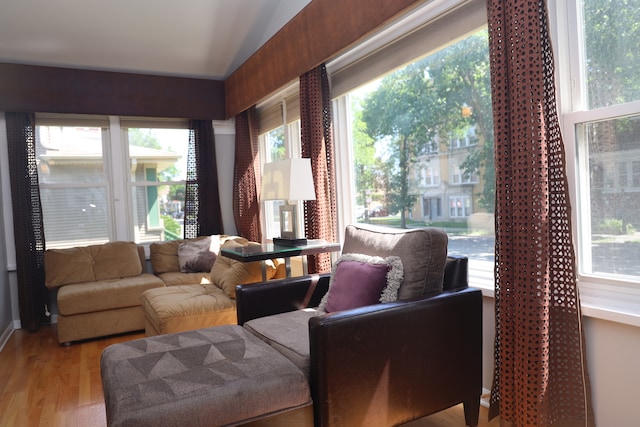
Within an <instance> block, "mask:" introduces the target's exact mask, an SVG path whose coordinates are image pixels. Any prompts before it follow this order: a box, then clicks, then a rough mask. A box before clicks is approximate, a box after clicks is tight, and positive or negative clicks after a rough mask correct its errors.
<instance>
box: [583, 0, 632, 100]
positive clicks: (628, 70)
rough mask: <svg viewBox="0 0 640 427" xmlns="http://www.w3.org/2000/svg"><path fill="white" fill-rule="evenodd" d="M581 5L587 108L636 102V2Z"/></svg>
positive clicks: (597, 0) (598, 0)
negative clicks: (582, 8)
mask: <svg viewBox="0 0 640 427" xmlns="http://www.w3.org/2000/svg"><path fill="white" fill-rule="evenodd" d="M583 5H584V19H585V26H584V28H585V45H586V46H585V47H586V49H585V51H586V61H587V64H586V65H587V66H586V70H587V80H588V96H589V104H590V106H591V108H598V107H604V106H607V105H612V104H617V103H623V102H630V101H635V100H637V99H638V98H640V1H638V0H588V1H585V2H584V3H583Z"/></svg>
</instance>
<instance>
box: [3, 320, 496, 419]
mask: <svg viewBox="0 0 640 427" xmlns="http://www.w3.org/2000/svg"><path fill="white" fill-rule="evenodd" d="M143 336H144V334H143V333H133V334H124V335H119V336H114V337H108V338H102V339H96V340H88V341H84V342H81V343H75V344H72V345H70V346H61V345H59V344H58V340H57V332H56V326H55V325H51V326H44V327H42V328H41V329H40V330H39V331H38V332H36V333H29V332H25V331H22V330H17V331H15V332H14V333H13V335H12V336H11V337H10V338H9V341H8V342H7V344H6V346H5V347H4V349H3V350H2V352H0V427H23V426H24V427H34V426H43V427H44V426H47V427H56V426H59V427H70V426H77V427H94V426H95V427H102V426H106V416H105V411H104V396H103V394H102V382H101V379H100V354H101V353H102V350H103V349H104V348H105V347H107V346H109V345H111V344H115V343H117V342H122V341H128V340H131V339H134V338H141V337H143ZM498 425H499V421H498V420H492V421H491V422H490V423H489V422H487V411H486V409H484V408H482V409H481V412H480V426H479V427H497V426H498ZM407 426H408V427H409V426H410V427H454V426H464V416H463V414H462V406H455V407H453V408H451V409H449V410H447V411H443V412H440V413H438V414H435V415H432V416H430V417H426V418H423V419H421V420H417V421H413V422H411V423H409V424H407Z"/></svg>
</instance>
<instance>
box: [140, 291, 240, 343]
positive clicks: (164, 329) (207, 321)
mask: <svg viewBox="0 0 640 427" xmlns="http://www.w3.org/2000/svg"><path fill="white" fill-rule="evenodd" d="M142 310H143V311H144V319H145V322H144V323H145V335H146V336H148V337H150V336H154V335H161V334H170V333H174V332H182V331H190V330H194V329H200V328H206V327H209V326H218V325H230V324H236V323H237V316H236V302H235V300H232V299H231V298H229V297H228V296H227V295H226V294H225V293H224V291H223V290H222V289H220V288H218V287H216V286H215V285H211V284H203V285H181V286H167V287H164V288H156V289H149V290H148V291H145V292H143V294H142Z"/></svg>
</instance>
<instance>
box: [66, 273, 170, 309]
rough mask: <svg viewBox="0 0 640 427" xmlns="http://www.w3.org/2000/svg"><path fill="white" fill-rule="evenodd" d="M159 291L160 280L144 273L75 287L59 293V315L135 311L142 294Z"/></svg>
mask: <svg viewBox="0 0 640 427" xmlns="http://www.w3.org/2000/svg"><path fill="white" fill-rule="evenodd" d="M159 287H164V283H163V282H162V280H160V279H159V278H158V277H156V276H154V275H153V274H146V273H145V274H140V275H138V276H134V277H125V278H122V279H110V280H96V281H93V282H86V283H74V284H71V285H66V286H63V287H61V288H60V289H58V296H57V300H58V312H59V313H60V314H62V315H64V316H71V315H74V314H82V313H92V312H97V311H105V310H113V309H116V308H124V307H137V306H139V305H140V301H141V295H142V293H143V292H144V291H146V290H148V289H152V288H159Z"/></svg>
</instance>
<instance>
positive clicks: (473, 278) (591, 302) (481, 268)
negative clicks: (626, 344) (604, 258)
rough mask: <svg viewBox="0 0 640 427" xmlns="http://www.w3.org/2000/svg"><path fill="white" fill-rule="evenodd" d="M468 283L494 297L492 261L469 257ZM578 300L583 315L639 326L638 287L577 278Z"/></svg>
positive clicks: (489, 296)
mask: <svg viewBox="0 0 640 427" xmlns="http://www.w3.org/2000/svg"><path fill="white" fill-rule="evenodd" d="M469 286H472V287H474V288H478V289H480V290H481V291H482V295H483V296H484V297H487V298H495V282H494V275H493V263H492V262H486V261H474V260H470V262H469ZM580 301H581V307H582V314H583V315H584V316H586V317H591V318H594V319H601V320H608V321H611V322H616V323H621V324H624V325H629V326H636V327H640V288H637V287H634V286H625V285H620V284H610V283H597V282H595V281H586V280H585V281H581V282H580Z"/></svg>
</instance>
